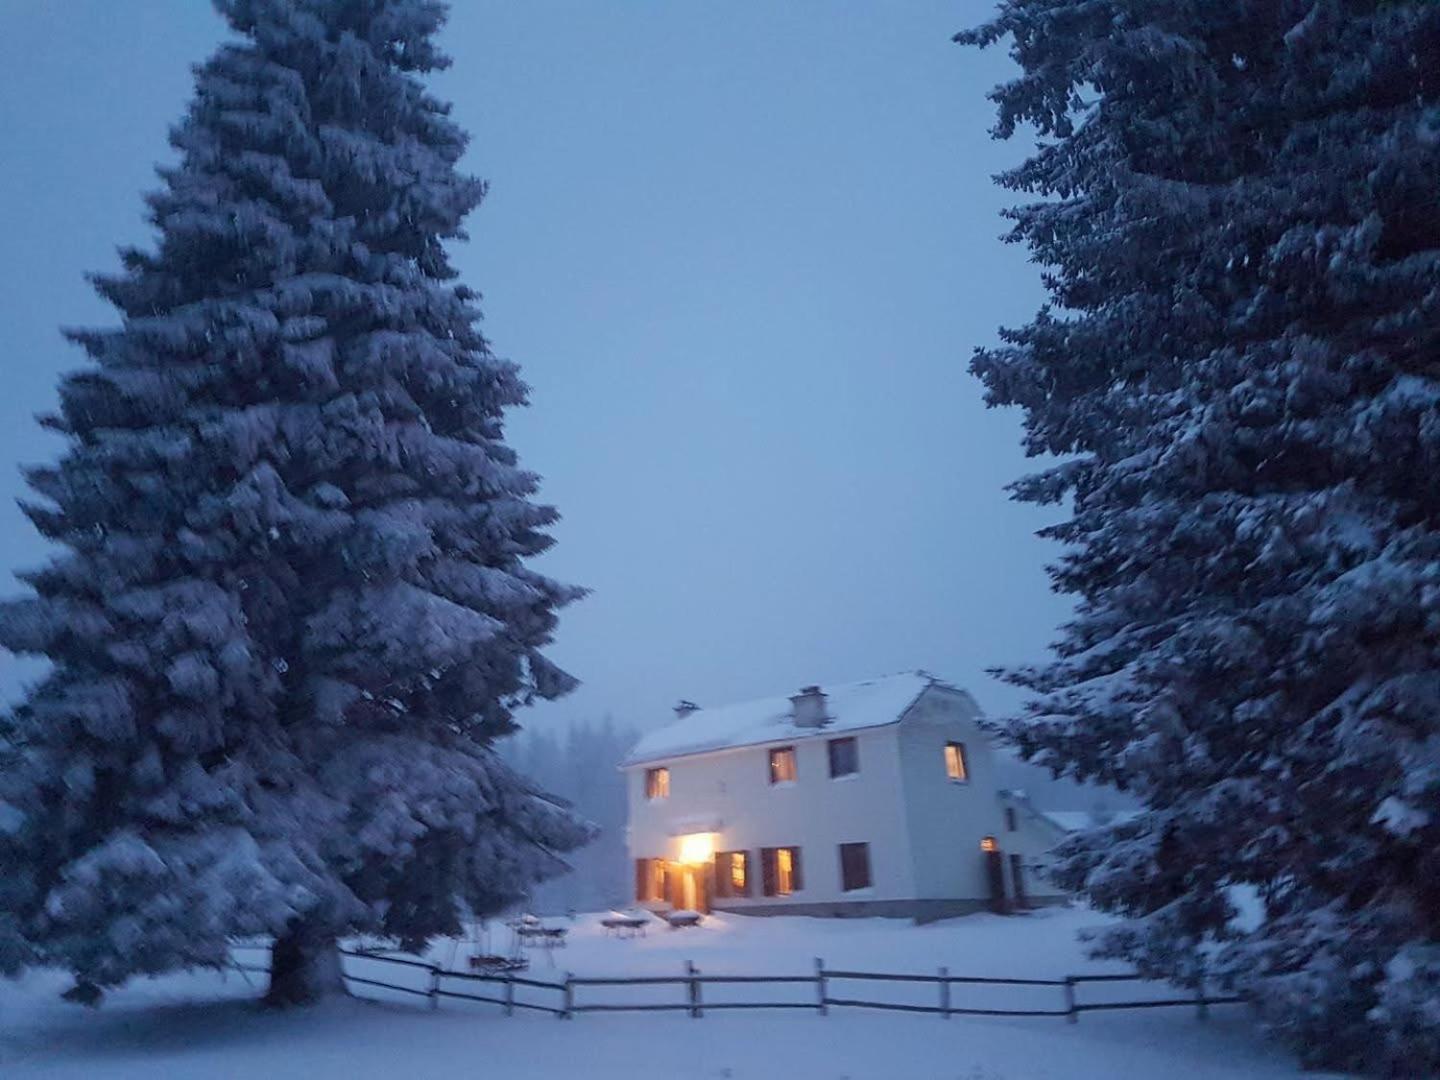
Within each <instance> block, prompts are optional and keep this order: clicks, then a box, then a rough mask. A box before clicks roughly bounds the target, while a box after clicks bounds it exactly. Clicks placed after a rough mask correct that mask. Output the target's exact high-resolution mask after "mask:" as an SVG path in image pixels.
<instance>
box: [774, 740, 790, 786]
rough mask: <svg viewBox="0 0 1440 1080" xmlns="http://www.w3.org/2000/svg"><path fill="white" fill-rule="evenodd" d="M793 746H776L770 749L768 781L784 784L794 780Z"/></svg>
mask: <svg viewBox="0 0 1440 1080" xmlns="http://www.w3.org/2000/svg"><path fill="white" fill-rule="evenodd" d="M795 775H796V774H795V748H794V747H793V746H777V747H775V749H773V750H771V751H770V783H772V784H786V783H791V782H793V781H794V780H795Z"/></svg>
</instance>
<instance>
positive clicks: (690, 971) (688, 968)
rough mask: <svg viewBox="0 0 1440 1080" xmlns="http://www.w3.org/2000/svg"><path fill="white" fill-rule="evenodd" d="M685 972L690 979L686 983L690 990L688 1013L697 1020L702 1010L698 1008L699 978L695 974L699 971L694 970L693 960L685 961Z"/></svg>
mask: <svg viewBox="0 0 1440 1080" xmlns="http://www.w3.org/2000/svg"><path fill="white" fill-rule="evenodd" d="M685 974H686V975H687V976H689V979H690V981H689V982H688V983H687V984H686V985H687V987H688V988H689V991H690V1015H691V1017H693V1018H694V1019H697V1020H698V1019H699V1018H700V1016H701V1014H702V1012H703V1010H702V1009H701V1008H700V980H699V979H697V978H696V977H695V976H697V975H698V974H700V973H699V972H698V971H696V970H695V962H694V961H693V960H686V961H685Z"/></svg>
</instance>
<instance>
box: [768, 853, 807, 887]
mask: <svg viewBox="0 0 1440 1080" xmlns="http://www.w3.org/2000/svg"><path fill="white" fill-rule="evenodd" d="M804 887H805V886H804V883H803V881H802V879H801V877H800V849H799V848H798V847H767V848H761V849H760V890H761V892H763V893H764V894H765V895H766V896H789V895H790V894H791V893H794V892H799V891H800V890H801V889H802V888H804Z"/></svg>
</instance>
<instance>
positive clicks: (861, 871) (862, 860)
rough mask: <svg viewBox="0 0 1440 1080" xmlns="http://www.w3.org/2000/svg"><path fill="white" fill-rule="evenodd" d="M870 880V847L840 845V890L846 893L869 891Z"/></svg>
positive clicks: (865, 845) (864, 845) (867, 845)
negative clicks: (860, 890) (861, 890)
mask: <svg viewBox="0 0 1440 1080" xmlns="http://www.w3.org/2000/svg"><path fill="white" fill-rule="evenodd" d="M870 885H871V880H870V845H869V844H841V845H840V888H841V889H843V890H844V891H845V892H854V891H855V890H856V889H868V888H869V887H870Z"/></svg>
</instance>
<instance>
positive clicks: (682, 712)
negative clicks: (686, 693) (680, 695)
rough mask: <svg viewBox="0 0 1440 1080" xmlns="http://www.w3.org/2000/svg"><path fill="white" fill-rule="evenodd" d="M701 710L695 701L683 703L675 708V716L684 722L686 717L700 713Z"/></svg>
mask: <svg viewBox="0 0 1440 1080" xmlns="http://www.w3.org/2000/svg"><path fill="white" fill-rule="evenodd" d="M699 708H700V706H699V705H696V704H695V703H694V702H693V701H681V702H679V703H678V704H676V706H675V715H676V716H677V717H678V718H679V719H681V720H684V719H685V717H687V716H689V715H690V714H691V713H692V712H697V711H699Z"/></svg>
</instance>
